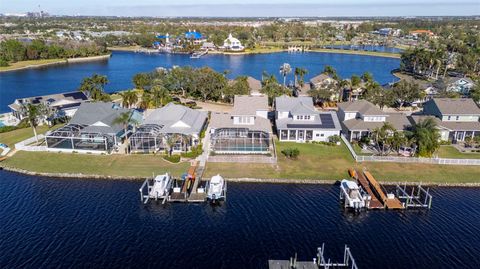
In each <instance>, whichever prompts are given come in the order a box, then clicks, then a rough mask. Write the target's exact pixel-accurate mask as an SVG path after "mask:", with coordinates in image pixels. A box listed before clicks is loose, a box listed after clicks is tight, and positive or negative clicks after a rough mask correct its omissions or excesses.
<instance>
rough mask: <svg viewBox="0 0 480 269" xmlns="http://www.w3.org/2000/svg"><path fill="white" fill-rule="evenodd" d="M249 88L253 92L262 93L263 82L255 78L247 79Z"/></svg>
mask: <svg viewBox="0 0 480 269" xmlns="http://www.w3.org/2000/svg"><path fill="white" fill-rule="evenodd" d="M247 82H248V87H250V90H251V91H252V92H260V90H261V89H262V82H261V81H260V80H258V79H256V78H253V77H250V76H249V77H247Z"/></svg>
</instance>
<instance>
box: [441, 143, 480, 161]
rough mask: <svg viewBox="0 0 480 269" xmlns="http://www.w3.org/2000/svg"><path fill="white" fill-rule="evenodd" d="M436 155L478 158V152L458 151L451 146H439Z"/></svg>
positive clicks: (454, 157)
mask: <svg viewBox="0 0 480 269" xmlns="http://www.w3.org/2000/svg"><path fill="white" fill-rule="evenodd" d="M437 154H438V157H440V158H453V159H480V153H479V152H460V151H458V149H456V148H455V147H453V146H450V145H448V146H440V149H438V152H437Z"/></svg>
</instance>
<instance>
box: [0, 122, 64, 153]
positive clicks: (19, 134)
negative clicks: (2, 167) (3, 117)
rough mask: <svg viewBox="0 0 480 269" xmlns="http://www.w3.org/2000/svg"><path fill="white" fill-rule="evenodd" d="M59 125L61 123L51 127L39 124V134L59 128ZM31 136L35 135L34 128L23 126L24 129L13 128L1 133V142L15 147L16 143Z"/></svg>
mask: <svg viewBox="0 0 480 269" xmlns="http://www.w3.org/2000/svg"><path fill="white" fill-rule="evenodd" d="M59 126H61V125H56V126H53V127H52V128H49V127H48V126H47V125H42V126H38V127H37V134H44V133H45V132H47V131H48V130H54V129H57V128H58V127H59ZM30 137H33V129H32V128H31V127H28V128H22V129H17V130H13V131H10V132H6V133H0V143H3V144H6V145H7V146H8V147H10V148H11V149H13V148H14V146H15V144H16V143H18V142H20V141H23V140H25V139H28V138H30Z"/></svg>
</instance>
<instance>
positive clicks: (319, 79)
mask: <svg viewBox="0 0 480 269" xmlns="http://www.w3.org/2000/svg"><path fill="white" fill-rule="evenodd" d="M329 78H330V76H329V75H327V74H325V73H321V74H320V75H316V76H314V77H313V78H311V79H310V83H313V84H317V83H321V82H323V81H324V80H326V79H329Z"/></svg>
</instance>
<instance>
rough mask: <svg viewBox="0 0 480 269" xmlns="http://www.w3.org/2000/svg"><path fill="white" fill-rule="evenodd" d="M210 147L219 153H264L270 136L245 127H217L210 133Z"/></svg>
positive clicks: (268, 144) (267, 148) (268, 150)
mask: <svg viewBox="0 0 480 269" xmlns="http://www.w3.org/2000/svg"><path fill="white" fill-rule="evenodd" d="M210 140H211V149H212V150H213V151H214V152H215V153H219V154H266V153H269V152H270V136H269V134H268V133H266V132H263V131H252V130H249V129H247V128H219V129H215V131H214V132H213V133H212V135H211V139H210Z"/></svg>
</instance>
